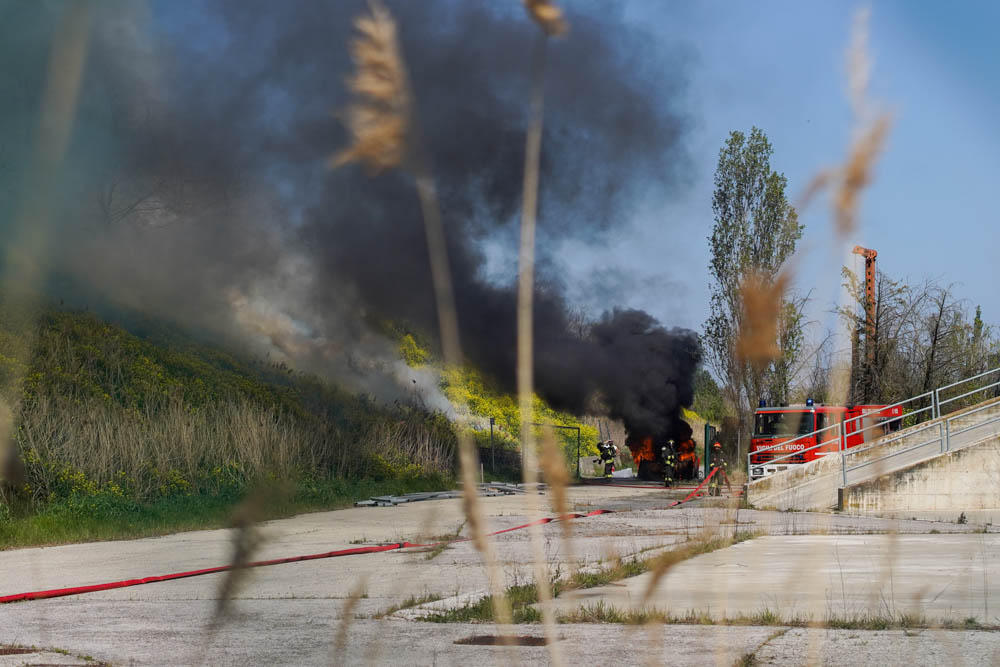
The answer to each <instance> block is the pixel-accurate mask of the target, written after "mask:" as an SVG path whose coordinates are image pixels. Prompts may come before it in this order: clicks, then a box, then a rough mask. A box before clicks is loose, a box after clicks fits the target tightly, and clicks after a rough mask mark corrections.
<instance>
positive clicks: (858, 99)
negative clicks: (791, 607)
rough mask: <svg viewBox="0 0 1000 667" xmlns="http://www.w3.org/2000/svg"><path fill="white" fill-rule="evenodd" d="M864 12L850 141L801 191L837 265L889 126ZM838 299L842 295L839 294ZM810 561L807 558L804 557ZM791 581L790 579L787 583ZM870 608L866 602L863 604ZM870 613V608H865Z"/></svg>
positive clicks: (853, 72) (843, 378) (833, 385)
mask: <svg viewBox="0 0 1000 667" xmlns="http://www.w3.org/2000/svg"><path fill="white" fill-rule="evenodd" d="M870 15H871V13H870V10H868V9H861V10H859V11H858V12H856V13H855V16H854V21H853V26H852V30H851V40H850V45H849V46H848V49H847V54H846V56H847V73H848V86H847V88H848V98H849V101H850V103H851V107H852V111H853V115H854V122H855V127H854V129H853V131H852V135H853V139H852V142H851V145H850V146H849V147H848V153H847V157H846V159H845V161H844V163H843V164H842V165H841V166H839V167H836V168H834V169H827V170H824V171H823V172H821V173H820V174H818V175H817V176H816V178H815V179H813V181H812V183H811V184H810V185H809V186H808V187H807V189H806V198H807V199H811V198H812V197H813V196H814V195H815V194H817V193H818V192H820V191H822V190H824V189H826V188H830V189H832V191H833V197H832V208H833V211H832V212H833V225H834V231H835V233H836V235H837V237H838V239H839V240H840V244H839V245H840V246H841V247H840V248H839V254H838V251H837V250H834V253H835V254H834V257H836V258H837V261H838V262H839V261H840V257H842V256H843V252H844V251H845V250H846V248H847V247H848V237H849V236H850V235H852V234H854V233H855V231H856V230H857V212H858V206H859V202H860V196H861V192H862V191H863V190H864V188H866V187H867V186H868V185H869V184H870V183H871V179H872V171H873V168H874V164H875V161H876V159H877V158H878V156H879V155H880V154H881V152H882V149H883V147H884V144H885V140H886V137H887V136H888V132H889V129H890V127H891V117H890V115H889V114H888V113H885V112H878V113H876V112H875V111H874V107H873V105H872V104H871V103H870V102H869V101H868V98H867V93H868V84H869V80H870V78H871V71H872V61H871V58H870V56H869V53H868V34H869V31H868V22H869V18H870ZM841 298H843V295H842V296H841ZM850 375H851V368H850V362H849V361H845V360H841V361H840V362H839V363H835V364H834V367H833V369H832V372H831V376H832V377H831V382H830V391H829V395H828V397H827V398H828V400H829V401H830V402H831V403H833V404H834V405H843V404H845V403H846V402H847V399H848V396H849V392H850ZM889 540H890V548H889V552H888V553H887V563H886V564H887V566H888V567H883V568H882V572H881V573H880V581H879V588H881V585H882V580H881V579H882V577H883V576H884V573H885V571H886V570H887V569H888V570H889V571H890V572H891V562H889V559H890V555H889V553H891V554H892V555H891V558H893V559H894V558H895V542H896V538H895V536H892V537H890V538H889ZM809 560H813V559H809ZM792 581H794V579H793V580H792ZM869 607H870V608H871V602H870V603H869ZM869 611H871V609H869ZM819 641H821V639H820V638H819V636H818V635H817V636H816V637H812V636H811V637H810V643H809V645H808V647H807V653H808V654H809V655H810V656H813V655H816V656H818V655H819V646H818V643H817V642H819Z"/></svg>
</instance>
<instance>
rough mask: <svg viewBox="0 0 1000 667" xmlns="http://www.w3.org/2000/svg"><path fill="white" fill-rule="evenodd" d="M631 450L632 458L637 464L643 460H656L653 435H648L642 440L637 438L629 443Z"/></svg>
mask: <svg viewBox="0 0 1000 667" xmlns="http://www.w3.org/2000/svg"><path fill="white" fill-rule="evenodd" d="M628 448H629V451H631V452H632V460H633V461H635V464H636V465H639V463H641V462H642V461H655V460H656V454H655V452H654V451H653V436H646V437H645V438H642V439H641V440H638V439H637V440H636V441H634V442H632V443H630V444H629V445H628Z"/></svg>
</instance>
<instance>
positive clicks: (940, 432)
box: [938, 422, 945, 454]
mask: <svg viewBox="0 0 1000 667" xmlns="http://www.w3.org/2000/svg"><path fill="white" fill-rule="evenodd" d="M938 440H940V441H941V453H942V454H944V452H945V438H944V425H943V424H941V422H938Z"/></svg>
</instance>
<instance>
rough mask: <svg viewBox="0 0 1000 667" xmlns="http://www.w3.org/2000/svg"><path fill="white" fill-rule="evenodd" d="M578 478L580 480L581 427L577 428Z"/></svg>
mask: <svg viewBox="0 0 1000 667" xmlns="http://www.w3.org/2000/svg"><path fill="white" fill-rule="evenodd" d="M598 424H600V422H598ZM576 478H577V479H580V427H579V426H577V427H576Z"/></svg>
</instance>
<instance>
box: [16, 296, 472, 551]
mask: <svg viewBox="0 0 1000 667" xmlns="http://www.w3.org/2000/svg"><path fill="white" fill-rule="evenodd" d="M25 321H31V322H34V323H35V324H33V325H32V330H33V331H34V336H31V337H28V338H29V339H31V340H32V341H33V344H32V345H31V346H30V350H29V349H28V347H29V346H28V345H26V344H24V340H23V339H24V336H23V335H22V333H21V332H23V331H24V330H25V329H24V328H23V327H21V325H20V324H18V323H22V322H25ZM144 328H145V329H146V331H145V332H144V335H143V336H138V335H135V334H133V333H130V332H128V331H126V330H125V329H124V328H122V327H120V326H117V325H114V324H110V323H108V322H107V321H104V320H102V319H100V318H98V317H96V316H95V315H93V314H89V313H80V312H67V311H64V310H58V309H54V308H47V309H45V310H43V311H42V312H40V313H31V314H24V313H22V314H16V313H8V312H0V391H2V393H3V397H4V398H5V400H6V402H7V404H8V405H15V406H17V412H16V414H14V415H11V416H10V417H9V418H8V419H6V420H4V421H5V422H6V423H7V426H6V427H5V428H10V430H11V433H12V443H13V447H14V448H15V449H16V451H17V452H19V454H20V456H19V457H18V458H19V459H20V462H19V463H17V464H15V465H8V466H5V468H6V472H7V475H6V479H5V480H4V481H3V483H2V484H0V547H10V546H15V545H23V544H31V543H44V542H58V541H72V540H79V539H101V538H107V537H118V536H129V535H139V534H149V533H157V532H164V531H167V530H173V529H177V528H185V527H203V526H205V525H217V524H219V523H222V522H224V521H225V520H226V516H227V515H228V513H229V511H230V510H231V508H232V507H233V505H234V504H236V503H238V502H240V501H241V500H242V499H243V498H244V497H245V496H246V495H247V493H248V492H249V491H250V490H252V489H254V488H260V487H262V486H267V487H269V488H271V489H280V490H281V493H279V494H277V495H275V496H274V498H275V501H274V502H273V503H270V504H269V509H268V513H269V514H270V515H273V516H276V515H280V514H287V513H289V512H293V511H301V510H306V509H313V508H326V507H335V506H341V505H344V504H348V503H350V502H351V501H353V500H354V499H357V498H359V497H367V496H369V495H372V494H375V493H395V492H403V491H407V490H429V489H440V488H444V487H446V486H449V485H451V484H453V483H454V482H453V470H454V466H455V447H456V442H457V441H456V438H455V433H454V430H453V428H452V425H451V423H450V422H449V421H448V420H447V419H446V418H444V417H443V416H441V415H438V414H433V413H429V412H427V411H423V410H419V409H416V408H412V407H407V406H404V405H382V404H379V403H377V402H374V401H373V400H371V399H369V398H366V397H363V396H357V395H353V394H350V393H348V392H345V391H343V390H340V389H337V388H336V387H333V386H331V385H329V384H326V383H324V382H321V381H320V380H318V379H317V378H315V377H311V376H308V375H304V374H300V373H296V372H294V371H292V370H291V369H289V368H287V367H285V366H283V365H274V364H267V363H263V362H257V363H252V362H247V361H244V360H242V359H240V358H239V357H237V356H235V355H233V354H230V353H227V352H225V351H223V350H221V349H219V348H216V347H212V346H210V345H204V344H200V343H197V342H195V341H194V340H192V339H190V338H187V337H185V336H184V335H183V334H180V333H178V332H176V331H173V330H171V329H170V328H168V327H165V326H163V325H156V324H152V323H148V322H147V323H146V326H145V327H144Z"/></svg>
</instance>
